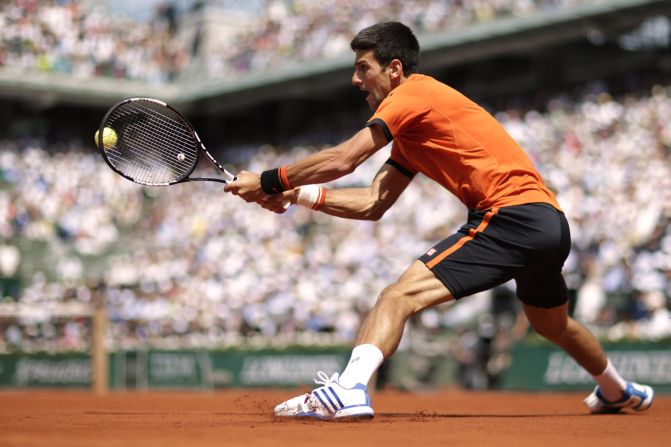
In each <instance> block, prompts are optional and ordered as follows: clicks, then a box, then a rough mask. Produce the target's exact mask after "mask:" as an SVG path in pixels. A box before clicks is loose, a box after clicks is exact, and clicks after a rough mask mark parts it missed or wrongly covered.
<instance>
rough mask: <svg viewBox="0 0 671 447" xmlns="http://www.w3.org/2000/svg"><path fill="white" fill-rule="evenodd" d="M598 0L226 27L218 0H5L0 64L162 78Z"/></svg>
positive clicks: (440, 4)
mask: <svg viewBox="0 0 671 447" xmlns="http://www.w3.org/2000/svg"><path fill="white" fill-rule="evenodd" d="M599 1H603V0H473V1H467V2H464V1H444V0H414V1H408V0H375V1H368V2H364V3H362V2H359V1H354V0H332V1H320V2H315V1H309V0H289V1H287V0H268V1H265V2H262V3H261V4H260V6H259V7H258V9H259V10H258V11H253V20H251V17H250V18H249V19H247V20H246V22H247V24H245V25H243V26H239V25H236V27H235V29H234V30H233V31H231V30H223V29H222V28H221V27H220V26H221V25H219V26H215V25H213V24H212V23H211V21H210V20H206V18H208V16H209V15H211V14H210V12H211V10H212V8H223V6H221V5H219V2H206V1H195V0H194V1H192V2H190V7H189V8H181V9H180V8H178V5H179V3H180V2H174V1H172V2H171V1H163V2H157V3H156V12H155V14H154V16H153V17H152V18H151V19H149V20H142V21H139V20H134V19H132V18H130V16H128V15H123V14H120V13H116V12H115V13H112V12H111V11H110V9H108V8H106V7H105V6H104V5H103V4H101V2H83V1H80V0H42V1H39V2H38V1H37V0H7V1H2V2H0V68H2V69H3V70H7V71H11V72H13V73H27V72H43V73H61V74H67V75H69V76H75V77H77V78H91V77H97V76H102V77H112V78H123V79H130V80H139V81H144V82H150V83H165V82H170V81H172V80H175V79H176V78H177V77H178V76H179V75H180V73H182V72H183V71H184V70H185V68H187V67H188V66H189V63H190V62H195V61H199V62H201V63H200V64H198V66H199V67H203V68H205V70H206V72H207V73H208V75H209V76H210V77H212V78H216V79H221V78H230V77H232V76H235V75H238V76H239V75H241V74H245V73H250V72H264V71H268V70H270V69H275V68H277V67H281V66H289V65H295V63H296V62H302V61H313V60H315V59H326V58H330V57H333V56H336V55H339V54H342V53H346V52H347V51H349V41H350V40H351V38H352V37H353V36H354V35H355V34H356V32H357V31H358V30H360V29H362V28H363V27H365V26H368V25H371V24H373V23H376V22H379V21H384V20H392V19H394V20H400V21H403V22H404V23H407V24H408V25H410V26H412V27H413V29H414V30H415V31H416V32H417V33H418V34H432V33H438V32H453V31H454V32H458V31H459V30H462V29H464V28H466V27H469V26H472V25H474V24H479V23H486V22H491V21H492V20H496V19H503V18H506V17H520V16H529V15H533V14H535V13H540V12H545V11H557V10H560V9H563V8H570V7H574V6H576V5H577V4H581V3H589V2H599ZM185 27H189V28H191V29H183V28H185ZM196 71H200V69H198V70H196Z"/></svg>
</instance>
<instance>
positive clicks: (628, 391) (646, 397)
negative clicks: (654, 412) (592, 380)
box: [584, 382, 655, 414]
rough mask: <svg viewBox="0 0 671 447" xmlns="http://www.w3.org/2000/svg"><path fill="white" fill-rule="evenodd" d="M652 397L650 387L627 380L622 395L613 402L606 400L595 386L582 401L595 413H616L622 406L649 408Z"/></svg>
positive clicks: (636, 408) (633, 408)
mask: <svg viewBox="0 0 671 447" xmlns="http://www.w3.org/2000/svg"><path fill="white" fill-rule="evenodd" d="M654 397H655V393H654V391H653V390H652V387H649V386H648V385H641V384H638V383H635V382H627V387H626V388H625V389H624V392H623V393H622V397H621V398H620V399H619V400H617V401H615V402H609V401H608V400H606V398H605V397H603V395H602V394H601V390H600V389H599V387H598V386H597V387H596V388H594V391H592V394H590V395H589V396H587V398H586V399H585V400H584V403H585V405H587V408H589V411H590V412H592V413H597V414H606V413H618V412H620V411H621V410H622V409H624V408H631V409H632V410H635V411H644V410H647V409H648V408H650V406H651V405H652V400H653V399H654Z"/></svg>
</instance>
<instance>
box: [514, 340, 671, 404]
mask: <svg viewBox="0 0 671 447" xmlns="http://www.w3.org/2000/svg"><path fill="white" fill-rule="evenodd" d="M604 348H605V349H606V352H607V354H608V357H609V358H610V360H611V361H612V362H613V365H615V367H616V368H617V370H618V371H619V372H620V374H621V375H622V376H623V377H624V378H625V379H626V380H631V381H634V382H639V383H645V384H647V385H651V386H653V387H654V388H655V391H656V392H671V344H670V343H659V344H658V343H631V344H610V345H605V346H604ZM511 355H512V359H511V360H512V362H511V365H510V368H509V369H508V370H507V371H506V373H505V375H504V377H503V381H502V385H501V388H503V389H509V390H589V389H591V388H593V387H594V380H593V379H592V377H591V376H590V375H589V374H588V373H587V372H586V371H585V370H583V369H582V368H581V367H580V366H578V364H577V363H576V362H575V361H574V360H573V359H572V358H570V357H569V356H568V355H566V353H564V351H561V350H560V349H558V348H556V347H554V346H551V345H546V344H542V345H529V344H520V345H517V346H516V347H515V348H514V349H513V350H512V352H511Z"/></svg>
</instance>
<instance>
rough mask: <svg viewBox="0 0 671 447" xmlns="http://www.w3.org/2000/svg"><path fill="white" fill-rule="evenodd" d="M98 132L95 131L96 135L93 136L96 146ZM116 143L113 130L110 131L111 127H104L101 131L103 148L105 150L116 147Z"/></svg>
mask: <svg viewBox="0 0 671 447" xmlns="http://www.w3.org/2000/svg"><path fill="white" fill-rule="evenodd" d="M98 132H99V131H97V130H96V134H95V135H94V136H93V140H94V141H95V142H96V146H97V145H98ZM116 142H117V135H116V132H115V131H114V129H112V128H111V127H105V128H104V129H103V147H104V148H105V150H107V149H109V148H111V147H113V146H116Z"/></svg>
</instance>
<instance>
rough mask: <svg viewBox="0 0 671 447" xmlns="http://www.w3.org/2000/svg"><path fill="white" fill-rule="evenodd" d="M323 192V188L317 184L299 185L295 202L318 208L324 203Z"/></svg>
mask: <svg viewBox="0 0 671 447" xmlns="http://www.w3.org/2000/svg"><path fill="white" fill-rule="evenodd" d="M324 194H325V189H324V188H323V187H321V186H319V185H304V186H301V187H300V189H299V191H298V198H297V199H296V204H297V205H300V206H304V207H306V208H311V209H313V210H316V209H319V208H321V205H323V204H324Z"/></svg>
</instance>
